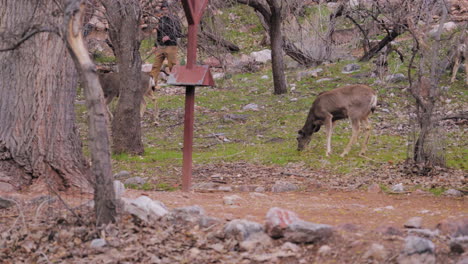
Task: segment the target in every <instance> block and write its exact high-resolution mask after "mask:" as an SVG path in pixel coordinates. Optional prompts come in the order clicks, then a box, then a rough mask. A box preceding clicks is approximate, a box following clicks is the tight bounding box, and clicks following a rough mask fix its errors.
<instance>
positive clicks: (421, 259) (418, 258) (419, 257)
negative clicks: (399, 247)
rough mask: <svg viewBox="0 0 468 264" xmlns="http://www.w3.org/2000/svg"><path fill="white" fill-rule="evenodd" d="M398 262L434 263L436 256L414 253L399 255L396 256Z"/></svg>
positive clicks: (402, 263) (410, 263)
mask: <svg viewBox="0 0 468 264" xmlns="http://www.w3.org/2000/svg"><path fill="white" fill-rule="evenodd" d="M397 263H398V264H435V263H436V258H435V256H434V254H430V253H424V254H414V255H400V256H398V258H397Z"/></svg>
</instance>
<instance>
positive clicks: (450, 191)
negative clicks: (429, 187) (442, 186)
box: [444, 189, 463, 197]
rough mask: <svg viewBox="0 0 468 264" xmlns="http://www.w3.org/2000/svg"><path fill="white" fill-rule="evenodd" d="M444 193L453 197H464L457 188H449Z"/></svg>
mask: <svg viewBox="0 0 468 264" xmlns="http://www.w3.org/2000/svg"><path fill="white" fill-rule="evenodd" d="M444 195H446V196H453V197H462V196H463V193H462V192H460V191H459V190H455V189H448V190H446V191H445V192H444Z"/></svg>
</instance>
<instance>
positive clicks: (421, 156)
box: [408, 0, 450, 168]
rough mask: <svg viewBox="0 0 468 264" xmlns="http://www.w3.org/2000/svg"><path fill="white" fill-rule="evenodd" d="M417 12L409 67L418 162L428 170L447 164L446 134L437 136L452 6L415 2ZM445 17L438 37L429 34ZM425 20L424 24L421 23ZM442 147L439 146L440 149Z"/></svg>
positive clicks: (411, 21)
mask: <svg viewBox="0 0 468 264" xmlns="http://www.w3.org/2000/svg"><path fill="white" fill-rule="evenodd" d="M414 4H418V5H415V7H418V8H417V9H416V8H414V9H413V10H414V11H415V12H414V13H413V15H414V16H413V17H412V19H408V21H409V28H410V29H409V30H410V33H411V35H412V36H413V42H414V46H413V56H412V58H411V61H410V65H409V67H408V76H409V77H410V89H409V91H410V93H411V95H412V96H413V98H414V99H415V101H416V121H417V124H418V126H419V127H418V128H419V135H418V136H417V140H416V142H415V143H414V152H413V158H414V161H415V162H416V163H417V164H419V165H423V168H424V167H428V166H432V165H444V162H445V157H444V153H443V152H442V149H443V147H440V144H442V143H441V142H440V140H441V139H442V138H443V135H442V134H440V132H439V133H437V136H434V124H435V122H436V120H435V118H434V113H435V110H436V107H437V103H438V98H439V97H440V93H441V89H440V86H439V82H440V79H441V76H442V74H443V73H444V72H445V70H446V68H447V64H448V62H447V60H446V59H444V58H446V57H447V55H448V54H447V51H445V49H444V47H445V46H450V42H449V41H450V39H444V38H442V37H441V34H442V32H443V28H444V23H445V22H446V21H447V18H448V9H447V6H448V4H447V3H446V1H444V0H435V1H433V2H431V3H429V2H428V1H415V3H414ZM439 14H441V16H440V19H439V22H438V26H437V30H436V32H435V34H433V35H432V34H428V33H427V32H429V29H430V28H428V27H430V26H431V25H433V24H434V22H435V21H434V20H433V19H434V17H436V16H437V15H439ZM418 21H423V22H424V24H423V23H418ZM413 63H417V64H418V71H417V81H415V82H413V81H412V78H411V68H412V65H413ZM438 145H439V146H438Z"/></svg>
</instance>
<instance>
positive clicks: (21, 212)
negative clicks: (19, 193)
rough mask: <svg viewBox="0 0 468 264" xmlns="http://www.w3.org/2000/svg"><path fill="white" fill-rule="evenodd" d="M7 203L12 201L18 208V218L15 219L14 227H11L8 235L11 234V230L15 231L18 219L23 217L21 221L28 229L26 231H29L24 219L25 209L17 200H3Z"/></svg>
mask: <svg viewBox="0 0 468 264" xmlns="http://www.w3.org/2000/svg"><path fill="white" fill-rule="evenodd" d="M3 199H5V200H7V201H10V202H12V203H15V204H16V207H18V217H17V218H16V219H15V222H14V223H13V225H12V226H11V227H10V229H8V231H7V233H10V231H11V230H13V228H14V227H15V225H16V222H18V219H19V218H20V216H21V219H22V220H23V225H24V227H25V228H26V230H28V226H27V225H26V221H25V219H24V214H23V209H22V208H21V206H20V204H19V203H18V202H17V201H15V200H12V199H8V198H3Z"/></svg>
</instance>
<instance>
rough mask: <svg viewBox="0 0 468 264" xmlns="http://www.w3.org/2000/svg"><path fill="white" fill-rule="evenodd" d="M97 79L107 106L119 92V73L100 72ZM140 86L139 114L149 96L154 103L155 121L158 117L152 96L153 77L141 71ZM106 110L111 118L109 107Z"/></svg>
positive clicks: (142, 110)
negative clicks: (141, 95)
mask: <svg viewBox="0 0 468 264" xmlns="http://www.w3.org/2000/svg"><path fill="white" fill-rule="evenodd" d="M99 81H100V82H101V86H102V90H103V92H104V98H105V99H106V104H107V106H108V107H109V104H110V103H111V102H112V100H113V99H114V98H115V97H118V96H119V94H120V84H121V82H120V74H119V73H117V72H108V73H100V74H99ZM141 86H142V87H141V88H142V89H143V98H142V100H141V108H140V115H141V117H143V114H144V113H145V110H146V105H147V102H146V100H147V99H146V98H149V99H151V101H153V105H154V114H153V117H152V118H153V120H154V121H155V122H156V123H157V120H158V117H159V108H158V106H157V105H156V97H155V96H154V91H155V83H154V80H153V78H152V77H151V76H150V75H149V74H148V73H146V72H141ZM107 111H108V112H109V116H110V118H111V119H112V113H111V112H110V111H109V108H108V109H107Z"/></svg>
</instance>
